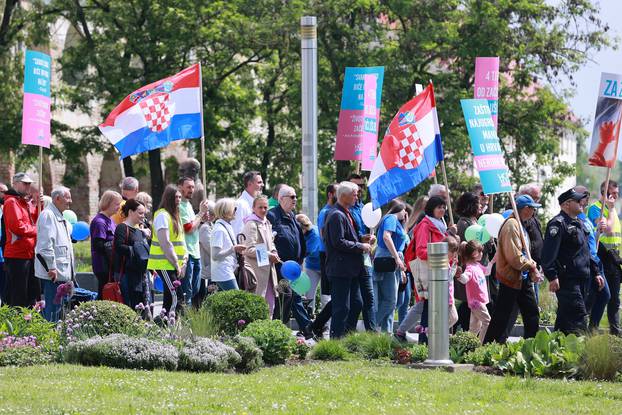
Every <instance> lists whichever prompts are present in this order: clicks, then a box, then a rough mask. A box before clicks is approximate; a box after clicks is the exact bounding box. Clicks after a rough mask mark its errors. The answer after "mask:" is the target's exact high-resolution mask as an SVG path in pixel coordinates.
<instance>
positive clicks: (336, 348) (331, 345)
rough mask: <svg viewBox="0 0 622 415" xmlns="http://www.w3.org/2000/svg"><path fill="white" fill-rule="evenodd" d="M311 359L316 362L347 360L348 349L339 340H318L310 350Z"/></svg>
mask: <svg viewBox="0 0 622 415" xmlns="http://www.w3.org/2000/svg"><path fill="white" fill-rule="evenodd" d="M311 358H312V359H317V360H348V349H346V346H345V345H344V344H343V343H342V342H341V341H339V340H320V341H319V342H318V344H316V345H315V346H314V347H313V349H311Z"/></svg>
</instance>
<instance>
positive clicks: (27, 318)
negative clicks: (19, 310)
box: [24, 313, 32, 321]
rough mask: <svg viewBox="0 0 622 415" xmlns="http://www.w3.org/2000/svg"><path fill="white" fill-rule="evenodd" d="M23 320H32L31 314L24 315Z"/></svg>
mask: <svg viewBox="0 0 622 415" xmlns="http://www.w3.org/2000/svg"><path fill="white" fill-rule="evenodd" d="M24 320H26V321H30V320H32V314H30V313H29V314H26V315H25V316H24Z"/></svg>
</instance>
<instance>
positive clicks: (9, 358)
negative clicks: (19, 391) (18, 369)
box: [0, 346, 52, 366]
mask: <svg viewBox="0 0 622 415" xmlns="http://www.w3.org/2000/svg"><path fill="white" fill-rule="evenodd" d="M51 361H52V355H51V354H50V353H48V352H46V351H45V350H43V349H42V348H41V347H38V346H34V347H33V346H19V347H11V348H7V349H4V350H2V351H0V366H31V365H43V364H46V363H50V362H51Z"/></svg>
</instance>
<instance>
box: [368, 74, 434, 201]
mask: <svg viewBox="0 0 622 415" xmlns="http://www.w3.org/2000/svg"><path fill="white" fill-rule="evenodd" d="M442 159H443V145H442V143H441V133H440V129H439V126H438V118H437V116H436V102H435V100H434V88H433V87H432V83H430V84H429V85H428V86H427V88H425V89H424V90H423V92H421V93H420V94H419V95H417V96H416V97H414V98H413V99H411V100H410V101H408V102H407V103H406V104H404V105H403V106H402V107H401V108H400V110H399V112H398V113H397V114H396V115H395V117H394V118H393V121H391V124H390V125H389V128H387V131H386V132H385V134H384V140H382V145H381V146H380V153H379V154H378V157H377V158H376V162H375V163H374V168H373V170H372V171H371V175H370V177H369V184H368V188H369V191H370V194H371V200H372V204H373V208H374V209H376V208H379V207H380V206H382V205H384V204H386V203H388V202H389V201H391V199H394V198H396V197H398V196H399V195H402V194H404V193H406V192H408V191H409V190H411V189H413V188H415V187H416V186H417V185H418V184H419V183H421V182H422V181H423V180H425V179H427V178H428V177H429V176H430V174H431V173H433V172H434V167H436V165H437V164H438V162H439V161H441V160H442Z"/></svg>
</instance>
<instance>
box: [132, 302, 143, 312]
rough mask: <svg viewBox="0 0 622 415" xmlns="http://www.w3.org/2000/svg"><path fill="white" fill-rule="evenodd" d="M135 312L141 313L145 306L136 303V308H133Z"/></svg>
mask: <svg viewBox="0 0 622 415" xmlns="http://www.w3.org/2000/svg"><path fill="white" fill-rule="evenodd" d="M134 308H135V309H136V310H140V311H143V310H144V309H145V305H144V304H143V303H138V304H136V307H134Z"/></svg>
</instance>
